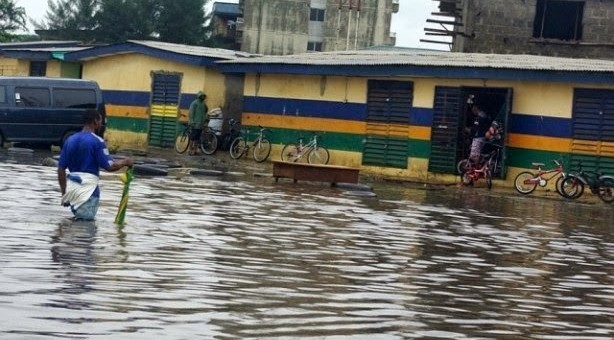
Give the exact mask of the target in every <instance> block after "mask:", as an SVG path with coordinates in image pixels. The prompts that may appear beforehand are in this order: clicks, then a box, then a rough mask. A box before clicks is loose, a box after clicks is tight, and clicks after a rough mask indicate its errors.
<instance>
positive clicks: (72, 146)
mask: <svg viewBox="0 0 614 340" xmlns="http://www.w3.org/2000/svg"><path fill="white" fill-rule="evenodd" d="M101 126H102V117H101V116H100V114H99V113H98V111H96V110H88V111H86V112H85V114H84V115H83V130H81V132H79V133H75V134H74V135H72V136H70V137H69V138H68V139H67V140H66V142H65V143H64V146H63V147H62V152H61V153H60V161H59V163H58V182H59V184H60V190H61V192H62V205H63V206H70V208H71V211H72V212H73V214H74V215H75V220H86V221H92V220H94V218H95V217H96V213H97V212H98V205H99V199H100V188H99V187H98V181H99V178H98V177H99V175H100V168H102V169H105V170H106V171H117V170H119V169H121V168H123V167H125V166H132V159H130V158H126V159H122V160H119V161H114V160H113V158H111V156H110V155H109V150H108V149H107V146H106V144H105V142H104V140H103V139H102V138H100V137H99V136H98V135H96V131H98V130H99V129H100V127H101ZM66 169H68V170H69V173H68V174H67V173H66Z"/></svg>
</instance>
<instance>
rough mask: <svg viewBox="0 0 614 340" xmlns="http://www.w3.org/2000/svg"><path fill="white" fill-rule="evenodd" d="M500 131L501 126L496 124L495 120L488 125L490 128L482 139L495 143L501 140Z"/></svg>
mask: <svg viewBox="0 0 614 340" xmlns="http://www.w3.org/2000/svg"><path fill="white" fill-rule="evenodd" d="M500 129H501V124H499V122H497V121H496V120H493V121H492V123H490V127H489V128H488V130H487V131H486V133H485V134H484V137H486V141H488V142H495V141H498V140H500V139H501V130H500Z"/></svg>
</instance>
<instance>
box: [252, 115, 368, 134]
mask: <svg viewBox="0 0 614 340" xmlns="http://www.w3.org/2000/svg"><path fill="white" fill-rule="evenodd" d="M241 122H242V124H244V125H252V126H253V125H262V126H267V127H271V128H278V129H296V130H313V131H325V132H341V133H353V134H364V133H365V130H366V124H365V123H364V122H352V121H347V120H340V119H322V118H308V117H292V116H278V115H260V114H257V113H243V116H242V118H241Z"/></svg>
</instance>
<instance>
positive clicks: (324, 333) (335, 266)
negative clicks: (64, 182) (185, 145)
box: [0, 149, 614, 340]
mask: <svg viewBox="0 0 614 340" xmlns="http://www.w3.org/2000/svg"><path fill="white" fill-rule="evenodd" d="M47 156H48V154H46V153H45V152H41V151H36V152H34V153H9V152H8V151H6V149H3V150H0V174H1V175H0V197H1V198H2V199H1V200H0V215H1V221H2V227H1V228H0V255H1V256H0V313H1V314H2V316H3V317H2V319H0V339H50V338H71V339H557V340H558V339H612V338H614V238H613V236H612V234H613V233H612V231H613V229H614V227H613V226H612V221H613V217H614V213H613V209H612V206H607V205H605V204H603V203H592V202H588V203H587V202H584V203H582V202H569V201H565V200H561V199H558V198H557V197H555V196H553V195H552V196H547V195H546V196H545V197H543V196H542V197H520V196H519V195H518V194H515V193H513V192H511V191H505V190H495V191H493V192H490V193H489V192H487V191H486V190H485V189H481V188H475V189H471V188H460V187H423V186H418V185H412V184H409V183H391V182H377V183H373V193H374V194H375V195H376V197H368V196H367V195H364V196H363V195H360V194H359V193H358V192H355V191H353V190H352V192H348V189H347V188H330V187H329V186H328V185H324V184H315V183H300V182H299V183H297V184H295V183H291V182H286V181H282V182H279V183H275V181H274V180H272V179H271V178H269V177H266V176H254V174H257V173H262V172H267V171H268V168H267V165H262V166H260V165H255V163H253V162H251V161H249V160H245V161H241V162H235V163H233V162H231V161H230V160H228V159H224V158H223V157H220V158H219V159H217V158H214V159H209V160H206V161H204V162H203V161H201V160H200V159H198V158H196V159H194V158H190V159H187V158H185V157H181V158H179V159H178V160H179V161H181V162H184V163H186V164H188V163H189V165H190V166H195V165H203V167H209V168H210V167H214V168H216V169H221V170H223V173H222V174H221V175H219V176H218V175H216V176H186V175H181V174H180V175H169V176H165V177H143V176H141V177H137V178H136V179H135V181H134V182H133V183H132V185H131V197H130V204H129V208H128V213H127V216H126V225H125V226H123V227H119V226H116V225H115V224H113V218H114V216H115V213H116V209H117V205H118V202H119V198H120V194H121V188H122V185H121V183H120V181H119V180H118V178H117V175H115V174H106V175H104V176H103V181H102V184H101V185H102V190H103V196H102V199H101V208H100V211H99V214H98V219H97V221H96V222H94V223H75V222H71V221H70V220H69V217H70V212H69V211H68V210H66V209H65V208H63V207H61V206H60V205H59V192H58V186H57V180H56V172H55V168H53V167H48V166H42V165H40V164H41V161H42V159H44V158H45V157H47Z"/></svg>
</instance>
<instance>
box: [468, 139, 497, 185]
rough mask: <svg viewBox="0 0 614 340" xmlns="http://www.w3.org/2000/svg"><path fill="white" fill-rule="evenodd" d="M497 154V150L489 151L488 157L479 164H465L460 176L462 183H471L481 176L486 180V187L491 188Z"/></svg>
mask: <svg viewBox="0 0 614 340" xmlns="http://www.w3.org/2000/svg"><path fill="white" fill-rule="evenodd" d="M497 150H498V149H497ZM497 155H498V152H493V153H491V155H490V157H488V158H487V159H486V160H485V161H484V162H482V163H481V164H478V165H477V166H467V168H466V169H465V171H464V172H463V174H462V176H461V180H462V183H463V185H467V186H469V185H473V184H474V183H475V182H477V181H478V180H479V179H480V178H482V177H483V178H484V179H485V180H486V187H487V188H488V189H491V188H492V172H493V170H494V169H495V166H496V165H495V163H496V157H497Z"/></svg>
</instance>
